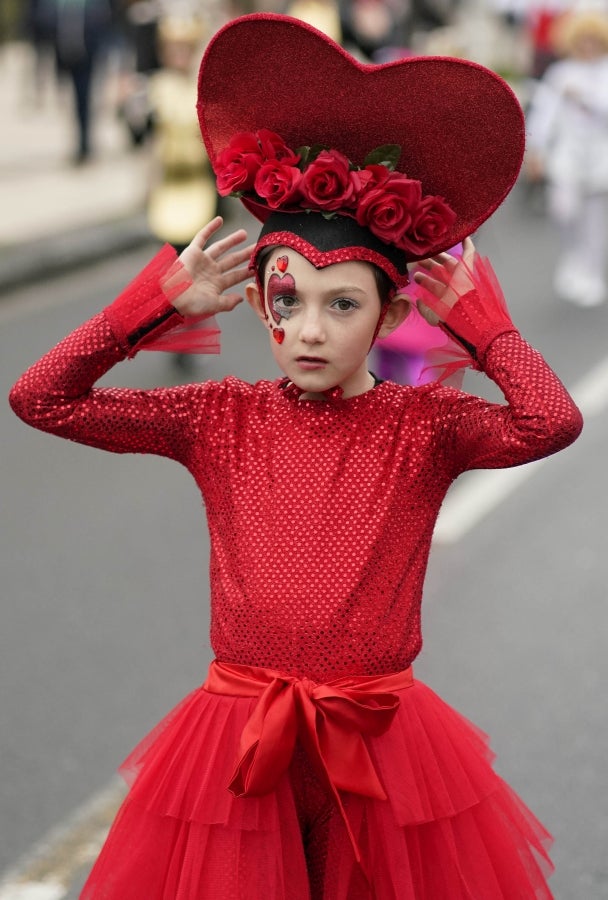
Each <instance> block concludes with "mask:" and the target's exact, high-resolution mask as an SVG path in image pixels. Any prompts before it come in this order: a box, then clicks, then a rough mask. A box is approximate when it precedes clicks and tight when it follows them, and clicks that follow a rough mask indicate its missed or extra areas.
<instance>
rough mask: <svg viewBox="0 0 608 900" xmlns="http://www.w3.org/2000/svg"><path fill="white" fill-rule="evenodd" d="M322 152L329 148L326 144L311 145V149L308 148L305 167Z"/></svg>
mask: <svg viewBox="0 0 608 900" xmlns="http://www.w3.org/2000/svg"><path fill="white" fill-rule="evenodd" d="M323 150H329V147H328V146H327V145H326V144H313V145H312V147H310V148H309V152H308V159H307V160H306V165H309V164H310V163H311V162H314V160H315V159H316V158H317V156H318V155H319V153H321V152H322V151H323Z"/></svg>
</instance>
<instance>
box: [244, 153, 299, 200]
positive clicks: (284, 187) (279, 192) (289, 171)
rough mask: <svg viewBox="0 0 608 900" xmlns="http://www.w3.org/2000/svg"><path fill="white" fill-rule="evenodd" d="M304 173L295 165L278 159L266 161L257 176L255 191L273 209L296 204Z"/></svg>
mask: <svg viewBox="0 0 608 900" xmlns="http://www.w3.org/2000/svg"><path fill="white" fill-rule="evenodd" d="M301 178H302V173H301V172H300V170H299V169H298V168H296V167H295V166H289V165H285V164H284V163H283V162H279V161H278V160H276V159H271V160H269V161H268V162H265V163H264V164H263V165H262V166H261V167H260V168H259V169H258V173H257V175H256V176H255V184H254V187H255V192H256V194H257V195H258V196H259V197H262V198H263V199H264V200H265V201H266V203H267V204H268V206H270V207H271V209H278V208H280V207H285V206H289V205H295V204H296V203H297V201H298V199H299V196H300V194H299V191H298V184H299V182H300V179H301Z"/></svg>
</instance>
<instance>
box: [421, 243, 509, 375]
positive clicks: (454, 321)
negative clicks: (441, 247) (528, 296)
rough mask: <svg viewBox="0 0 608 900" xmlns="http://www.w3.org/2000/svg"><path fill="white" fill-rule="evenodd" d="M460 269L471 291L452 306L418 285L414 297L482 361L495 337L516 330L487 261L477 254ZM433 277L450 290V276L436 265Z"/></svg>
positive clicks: (443, 268)
mask: <svg viewBox="0 0 608 900" xmlns="http://www.w3.org/2000/svg"><path fill="white" fill-rule="evenodd" d="M459 266H462V267H464V268H465V269H466V270H467V272H468V273H469V275H470V277H471V280H472V282H473V284H474V289H473V290H471V291H468V292H467V293H466V294H463V295H461V296H460V297H459V298H458V301H457V302H456V303H455V304H454V306H452V307H450V306H449V305H448V304H446V303H445V302H444V301H443V300H442V299H441V298H440V297H437V296H436V295H435V294H433V293H431V291H429V290H427V289H426V288H425V287H423V286H422V285H420V284H416V286H415V291H414V295H415V296H416V297H417V299H420V300H421V301H422V302H423V303H424V304H426V306H428V307H430V309H432V310H433V312H435V313H437V315H438V316H439V317H440V319H441V320H442V321H443V322H445V324H446V325H447V326H448V329H450V332H451V333H452V334H453V335H457V336H458V337H460V338H464V340H465V341H468V343H469V344H471V345H472V346H473V347H474V348H475V351H476V354H477V359H478V360H479V361H481V359H482V358H483V356H484V354H485V352H486V350H487V348H488V347H489V345H490V344H491V343H492V341H493V340H494V338H496V337H498V335H500V334H504V333H505V332H507V331H515V326H514V325H513V322H512V321H511V316H510V314H509V310H508V309H507V304H506V301H505V298H504V294H503V292H502V288H501V287H500V284H499V282H498V279H497V277H496V274H495V272H494V269H493V268H492V265H491V263H490V261H489V260H488V259H485V258H484V257H481V256H479V254H477V253H476V254H475V256H474V258H473V266H472V267H470V266H467V264H466V263H465V262H463V261H462V260H460V262H459ZM432 277H433V278H436V279H438V280H440V281H443V282H444V284H446V285H447V286H448V288H449V287H450V285H451V282H452V280H453V273H451V272H450V271H449V270H448V269H446V268H445V267H443V266H436V267H435V268H434V269H433V272H432ZM450 332H448V334H450ZM471 364H472V360H471V359H470V358H469V365H471Z"/></svg>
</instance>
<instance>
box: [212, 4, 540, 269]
mask: <svg viewBox="0 0 608 900" xmlns="http://www.w3.org/2000/svg"><path fill="white" fill-rule="evenodd" d="M197 110H198V116H199V122H200V128H201V133H202V136H203V140H204V142H205V146H206V148H207V152H208V154H209V158H210V160H211V163H212V165H213V167H214V170H215V173H216V176H217V177H218V187H219V185H220V180H219V179H220V177H222V176H223V177H225V175H226V167H225V163H226V158H227V157H226V152H228V157H230V159H233V158H234V155H235V154H238V153H240V157H239V159H240V161H241V163H243V160H244V166H245V168H247V166H248V165H249V162H248V160H249V161H251V159H252V158H253V156H251V155H250V156H249V157H248V156H247V154H246V153H245V152H244V151H245V150H246V149H247V145H248V142H249V141H251V140H254V139H255V141H257V144H256V145H255V148H254V149H255V152H256V153H257V152H258V150H259V148H264V147H265V151H266V156H265V159H266V161H267V163H268V161H270V163H274V164H275V165H274V169H273V171H272V173H271V174H272V177H273V178H274V175H275V172H276V163H277V161H278V162H279V163H281V172H280V175H281V177H282V178H283V181H281V184H280V186H279V187H280V189H281V190H282V191H283V196H284V197H285V198H287V199H286V201H285V202H284V203H281V201H280V199H279V200H277V194H276V188H277V185H276V179H275V181H273V188H274V190H275V193H274V194H273V193H272V191H271V190H268V191H266V193H265V195H264V192H263V191H262V194H263V195H262V196H260V192H259V191H258V189H257V188H256V187H253V174H252V175H251V179H250V181H249V182H248V183H245V182H243V183H242V184H241V185H239V184H235V185H233V186H232V187H234V189H235V190H234V191H231V190H224V191H223V193H236V194H237V196H240V197H241V200H242V202H243V203H244V204H245V205H246V206H247V208H248V209H249V210H250V211H251V212H252V213H253V214H254V215H255V216H256V217H257V218H258V219H259V220H261V221H266V220H267V218H268V217H269V216H270V215H271V214H272V213H273V212H279V213H280V214H281V216H280V217H281V219H282V221H283V223H284V222H285V221H286V216H285V215H284V213H288V212H289V213H292V212H297V213H299V215H298V216H296V217H294V221H295V220H296V219H297V220H303V219H305V218H306V217H305V216H303V215H302V211H303V208H304V209H306V210H310V209H314V210H316V211H317V212H319V211H320V212H323V214H324V216H325V218H328V217H331V216H332V215H336V216H337V217H340V216H341V215H344V216H348V217H349V218H350V219H351V220H353V225H354V220H356V221H357V223H358V224H359V225H362V226H365V228H364V229H363V230H369V229H371V230H372V231H374V233H375V236H376V237H379V238H380V241H381V242H382V241H384V242H385V243H386V244H391V243H397V246H398V247H400V252H401V251H403V253H404V254H405V256H404V259H407V261H415V260H417V259H422V258H424V257H428V256H432V255H434V254H436V253H439V252H441V251H443V250H446V249H448V248H450V247H452V246H454V245H455V244H458V243H459V242H460V241H461V240H463V239H464V238H465V237H466V236H468V235H470V234H472V233H473V232H475V230H476V229H477V228H478V227H479V225H481V223H482V222H484V221H485V220H486V219H487V218H488V217H489V216H490V215H491V214H492V213H493V212H494V210H495V209H496V208H497V207H498V206H499V205H500V203H501V202H502V201H503V200H504V198H505V197H506V195H507V194H508V193H509V191H510V189H511V188H512V186H513V184H514V183H515V180H516V178H517V175H518V173H519V170H520V167H521V163H522V159H523V152H524V135H525V127H524V118H523V113H522V110H521V107H520V105H519V102H518V100H517V98H516V97H515V95H514V93H513V92H512V90H511V89H510V87H509V86H508V85H507V84H506V83H505V82H504V81H503V80H502V79H501V78H500V77H499V76H498V75H496V74H495V73H494V72H492V71H490V70H489V69H486V68H484V67H483V66H480V65H478V64H476V63H473V62H470V61H467V60H461V59H453V58H449V57H432V56H429V57H410V58H406V59H403V60H398V61H396V62H391V63H386V64H383V65H367V64H363V63H360V62H358V61H357V60H355V59H353V58H352V57H351V56H350V55H349V54H348V53H347V52H346V51H345V50H344V49H343V48H342V47H340V46H339V45H338V44H336V43H335V42H334V41H332V40H331V39H330V38H328V37H327V36H326V35H324V34H323V33H322V32H320V31H317V30H316V29H315V28H313V27H311V26H310V25H308V24H306V23H304V22H302V21H300V20H297V19H293V18H291V17H289V16H282V15H275V14H271V13H257V14H253V15H247V16H242V17H240V18H237V19H234V20H232V21H231V22H229V23H228V24H227V25H225V26H224V27H223V28H222V29H221V30H220V31H219V32H218V33H217V34H216V35H215V36H214V38H213V39H212V40H211V41H210V43H209V45H208V47H207V49H206V51H205V54H204V56H203V60H202V63H201V67H200V74H199V96H198V104H197ZM277 138H280V146H279V143H278V142H277ZM387 145H390V146H388V147H387ZM231 147H232V148H233V150H234V153H232V156H231V149H230V148H231ZM302 148H305V149H304V157H306V156H307V155H308V154H310V157H309V158H310V160H312V165H314V166H315V168H316V170H317V171H316V172H315V174H316V176H317V177H318V178H320V177H321V176H323V175H324V174H325V173H324V171H323V164H325V163H326V160H327V159H329V163H327V165H329V168H330V169H331V158H330V157H331V154H332V153H333V160H334V162H336V161H337V162H339V163H340V165H342V164H343V162H344V160H346V170H347V171H348V172H350V173H351V174H350V175H349V176H348V177H349V178H350V181H349V187H348V191H350V190H351V187H352V185H351V182H356V185H357V191H359V193H358V194H357V198H358V199H354V200H353V198H352V196H351V195H350V194H349V195H348V197H346V195H347V193H348V191H347V189H346V188H344V186H343V193H344V196H345V197H346V199H347V202H345V204H344V207H343V208H340V207H338V208H335V205H334V207H333V208H332V206H331V204H329V206H327V205H325V206H324V205H323V203H321V205H318V206H315V203H314V202H307V201H306V200H303V199H302V198H301V193H300V194H298V192H297V191H295V189H294V190H292V182H291V181H289V183H288V184H286V183H285V177H288V180H289V179H291V177H292V175H293V172H292V171H291V170H290V167H291V169H295V168H296V163H297V165H298V166H299V169H298V171H297V177H298V178H301V175H302V170H304V175H306V167H305V165H304V163H303V158H302ZM310 148H312V150H311V149H310ZM320 148H324V149H321V150H320ZM378 148H381V152H379V153H373V154H372V156H371V157H370V153H371V151H376V150H377V149H378ZM327 150H329V151H330V154H329V156H327V157H325V156H324V153H326V152H327ZM260 152H262V151H260ZM391 152H392V153H393V159H392V161H391V163H390V165H389V164H388V163H387V161H386V160H385V159H383V155H385V156H390V154H391ZM253 155H255V154H253ZM262 155H264V154H263V152H262ZM294 155H296V156H297V159H299V162H297V159H296V163H294ZM259 164H260V163H259V159H258V163H257V165H258V168H259ZM336 165H337V163H336ZM382 165H384V166H385V167H387V168H382ZM326 168H327V166H326ZM334 168H335V166H334ZM271 169H272V166H271ZM389 169H391V170H392V171H391V172H390V179H392V180H390V189H392V185H393V180H394V181H395V182H399V186H398V188H395V190H397V192H398V194H399V196H400V197H401V198H402V199H403V197H406V198H409V197H414V198H415V202H416V204H418V207H417V208H422V207H424V208H425V209H426V210H427V212H428V210H430V211H431V212H430V213H429V214H428V215H427V220H426V225H425V228H426V230H424V228H423V232H424V234H423V238H422V240H419V239H418V238H419V236H416V235H414V238H412V239H411V240H410V238H408V237H405V238H404V239H403V240H402V241H401V242H396V241H393V239H392V237H391V234H390V228H391V221H390V216H391V214H392V210H390V209H388V208H387V205H386V203H385V204H384V206H383V205H382V203H380V205H379V207H378V205H377V204H376V206H375V207H374V214H376V213H378V219H377V220H374V219H373V218H371V215H372V214H371V213H370V208H371V207H372V206H373V204H372V203H371V201H370V194H369V192H370V189H371V188H373V189H374V190H380V191H382V186H383V185H382V182H383V178H384V175H382V174H380V175H379V173H385V174H386V175H389ZM319 170H320V172H321V174H320V175H319ZM353 172H354V173H355V174H354V175H353V174H352V173H353ZM332 174H335V172H334V173H332ZM405 176H407V177H405ZM271 180H272V179H271ZM267 181H268V179H267V180H266V181H265V182H264V187H266V186H267ZM255 184H256V185H258V186H259V184H260V182H259V181H257V180H256V182H255ZM319 184H320V185H321V188H324V187H325V182H324V181H322V180H321V181H320V182H317V183H316V185H315V190H317V188H319ZM387 184H389V182H384V187H385V188H386V185H387ZM243 185H244V187H245V190H240V188H241V187H243ZM229 187H230V186H229ZM300 188H301V184H300V187H299V188H298V190H300ZM260 190H261V189H260ZM290 191H291V196H290V195H289V192H290ZM365 191H367V197H366V199H365V202H361V199H360V198H361V196H362V195H363V194H364V193H365ZM220 193H222V191H221V190H220ZM294 196H295V197H297V198H298V199H297V200H296V201H295V202H294V200H293V197H294ZM317 196H318V193H317ZM376 198H377V195H374V199H376ZM308 199H309V201H310V195H308ZM400 202H401V201H400ZM403 202H406V201H405V200H403ZM407 202H409V200H408V201H407ZM438 211H439V212H438ZM429 215H430V216H431V219H430V224H429ZM387 216H388V219H387ZM433 216H434V218H433ZM382 217H384V218H382ZM314 218H315V219H316V218H319V217H314ZM287 221H289V220H287ZM387 223H388V224H387ZM437 223H439V224H437ZM385 226H386V227H385ZM282 227H284V226H282ZM383 227H385V230H384V231H383V230H382V229H383ZM386 229H388V230H386ZM265 231H266V232H268V227H266V228H265ZM387 235H388V237H387ZM410 237H411V236H410ZM416 240H418V243H416ZM266 243H268V240H266ZM392 250H395V247H394V246H393V247H392ZM403 253H402V255H403ZM398 268H400V269H401V268H402V267H401V266H398Z"/></svg>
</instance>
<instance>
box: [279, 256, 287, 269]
mask: <svg viewBox="0 0 608 900" xmlns="http://www.w3.org/2000/svg"><path fill="white" fill-rule="evenodd" d="M288 265H289V257H288V256H279V257H278V259H277V269H278V270H279V272H286V271H287V266H288Z"/></svg>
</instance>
